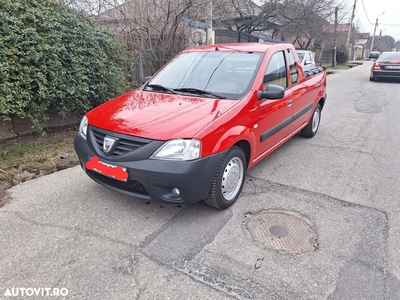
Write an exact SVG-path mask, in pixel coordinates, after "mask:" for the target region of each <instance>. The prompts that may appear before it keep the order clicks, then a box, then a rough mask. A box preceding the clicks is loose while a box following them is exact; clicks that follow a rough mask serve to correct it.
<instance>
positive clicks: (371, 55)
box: [369, 51, 381, 59]
mask: <svg viewBox="0 0 400 300" xmlns="http://www.w3.org/2000/svg"><path fill="white" fill-rule="evenodd" d="M380 54H381V53H380V52H379V51H372V52H371V53H370V54H369V59H377V58H378V57H379V55H380Z"/></svg>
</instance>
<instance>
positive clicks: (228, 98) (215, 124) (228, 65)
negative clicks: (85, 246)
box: [75, 43, 326, 209]
mask: <svg viewBox="0 0 400 300" xmlns="http://www.w3.org/2000/svg"><path fill="white" fill-rule="evenodd" d="M325 100H326V73H325V71H324V69H323V68H316V69H314V70H313V72H308V73H307V75H305V74H304V72H303V70H302V68H301V65H300V63H299V60H298V58H297V54H296V51H295V49H294V48H293V45H291V44H283V43H277V44H274V43H249V44H246V43H245V44H222V45H209V46H202V47H198V48H193V49H188V50H185V51H183V52H181V53H180V54H178V55H177V56H176V57H175V58H173V59H172V60H171V61H170V62H169V63H168V64H167V65H165V66H164V67H163V68H162V69H161V70H159V71H158V72H157V73H156V74H155V75H154V76H153V77H152V78H151V79H149V80H148V81H147V82H146V83H145V84H143V85H142V86H141V87H140V88H138V89H136V90H133V91H131V92H129V93H127V94H125V95H122V96H119V97H117V98H115V99H113V100H111V101H108V102H106V103H104V104H103V105H100V106H99V107H97V108H95V109H93V110H91V111H89V112H88V113H87V114H86V115H85V116H84V117H83V119H82V122H81V125H80V129H79V133H78V134H77V135H76V138H75V149H76V152H77V154H78V156H79V159H80V162H81V166H82V168H83V169H84V171H85V172H86V173H87V174H88V175H89V177H90V178H92V179H93V180H94V181H96V182H98V183H100V184H101V185H104V186H106V187H108V188H111V189H113V190H116V191H119V192H121V193H125V194H128V195H131V196H135V197H138V198H143V199H148V200H150V199H151V200H154V201H166V202H172V203H186V204H190V203H194V202H197V201H201V200H204V201H205V202H206V203H207V204H208V205H211V206H213V207H216V208H218V209H224V208H227V207H229V206H230V205H232V204H233V203H234V202H235V201H236V199H237V198H238V197H239V195H240V192H241V190H242V187H243V183H244V180H245V174H246V170H247V169H249V168H251V167H252V166H254V165H255V164H256V163H258V162H259V161H261V160H262V159H263V158H264V157H266V156H267V155H268V154H269V153H271V152H272V151H274V150H275V149H276V148H278V147H279V146H280V145H282V144H283V143H284V142H286V141H287V140H288V139H290V138H291V137H292V136H293V135H295V134H296V133H298V132H299V131H300V132H301V133H302V134H303V135H304V136H306V137H313V136H314V135H315V134H316V132H317V130H318V127H319V124H320V118H321V110H322V108H323V107H324V104H325Z"/></svg>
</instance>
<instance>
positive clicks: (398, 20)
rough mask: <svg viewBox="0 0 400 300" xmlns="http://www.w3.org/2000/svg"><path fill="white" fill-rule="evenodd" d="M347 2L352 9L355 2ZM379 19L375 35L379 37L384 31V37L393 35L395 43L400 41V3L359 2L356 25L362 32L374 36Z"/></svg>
mask: <svg viewBox="0 0 400 300" xmlns="http://www.w3.org/2000/svg"><path fill="white" fill-rule="evenodd" d="M347 1H348V2H349V4H348V5H349V7H351V8H352V7H353V5H354V0H347ZM383 12H384V14H382V15H381V13H383ZM377 17H378V26H377V28H376V32H375V35H379V33H380V30H382V35H391V36H392V37H393V38H394V39H395V41H398V40H400V1H399V0H357V2H356V12H355V14H354V23H355V24H357V25H358V26H359V31H360V32H369V33H370V34H371V36H372V35H373V33H374V27H375V23H376V19H377ZM349 21H350V20H349Z"/></svg>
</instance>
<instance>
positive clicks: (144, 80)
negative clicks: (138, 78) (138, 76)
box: [142, 76, 151, 84]
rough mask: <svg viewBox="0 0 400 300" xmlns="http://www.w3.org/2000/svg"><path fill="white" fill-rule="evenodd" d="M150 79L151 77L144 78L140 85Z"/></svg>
mask: <svg viewBox="0 0 400 300" xmlns="http://www.w3.org/2000/svg"><path fill="white" fill-rule="evenodd" d="M150 78H151V76H146V77H145V78H143V80H142V84H145V83H146V82H147V81H149V79H150Z"/></svg>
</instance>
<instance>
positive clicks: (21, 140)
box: [0, 126, 78, 172]
mask: <svg viewBox="0 0 400 300" xmlns="http://www.w3.org/2000/svg"><path fill="white" fill-rule="evenodd" d="M77 130H78V129H77V128H76V126H68V127H63V128H58V129H52V130H48V131H47V132H46V135H40V134H30V135H27V136H21V137H17V138H13V139H9V140H6V141H2V142H1V143H2V147H1V150H0V171H3V172H7V171H10V170H15V169H17V170H26V169H29V168H35V167H38V166H40V165H42V164H43V163H45V162H47V161H49V160H51V159H52V158H54V157H57V156H59V155H60V154H63V153H75V151H74V143H73V141H74V136H75V134H76V132H77Z"/></svg>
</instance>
